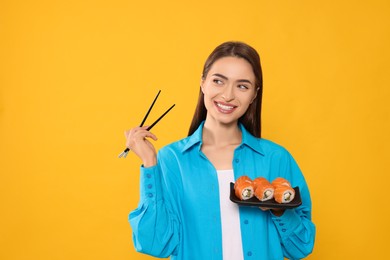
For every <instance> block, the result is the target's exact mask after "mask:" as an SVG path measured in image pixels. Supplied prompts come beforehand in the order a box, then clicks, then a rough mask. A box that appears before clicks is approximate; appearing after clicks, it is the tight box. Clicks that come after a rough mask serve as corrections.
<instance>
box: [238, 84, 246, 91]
mask: <svg viewBox="0 0 390 260" xmlns="http://www.w3.org/2000/svg"><path fill="white" fill-rule="evenodd" d="M238 88H239V89H242V90H246V89H248V87H247V86H245V85H238Z"/></svg>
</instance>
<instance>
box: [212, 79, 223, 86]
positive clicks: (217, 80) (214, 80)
mask: <svg viewBox="0 0 390 260" xmlns="http://www.w3.org/2000/svg"><path fill="white" fill-rule="evenodd" d="M213 82H214V83H216V84H218V85H221V84H222V83H223V82H222V80H219V79H213Z"/></svg>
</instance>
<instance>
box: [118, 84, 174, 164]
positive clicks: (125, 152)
mask: <svg viewBox="0 0 390 260" xmlns="http://www.w3.org/2000/svg"><path fill="white" fill-rule="evenodd" d="M160 93H161V90H159V91H158V93H157V95H156V97H155V98H154V100H153V103H152V104H151V105H150V107H149V109H148V112H146V115H145V116H144V119H143V120H142V122H141V124H140V126H143V125H144V123H145V121H146V119H147V118H148V116H149V113H150V111H151V110H152V108H153V106H154V103H156V100H157V98H158V96H159V95H160ZM174 106H175V104H173V105H172V106H171V107H170V108H168V110H167V111H165V112H164V114H162V115H161V116H160V117H159V118H157V120H156V121H154V122H153V124H151V125H150V126H148V128H147V129H146V130H147V131H149V130H151V129H152V128H153V126H155V125H156V124H157V123H158V122H159V121H160V120H161V119H162V118H163V117H164V116H165V115H166V114H168V112H169V111H171V109H172V108H173V107H174ZM129 152H130V148H128V147H126V149H125V150H124V151H123V152H122V153H120V154H119V156H118V157H119V158H121V157H124V158H126V156H127V154H128V153H129Z"/></svg>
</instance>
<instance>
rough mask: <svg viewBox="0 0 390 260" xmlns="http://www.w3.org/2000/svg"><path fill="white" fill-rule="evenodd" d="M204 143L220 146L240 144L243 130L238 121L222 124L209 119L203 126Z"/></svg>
mask: <svg viewBox="0 0 390 260" xmlns="http://www.w3.org/2000/svg"><path fill="white" fill-rule="evenodd" d="M202 139H203V144H205V145H215V146H218V147H223V146H229V145H239V144H240V143H241V140H242V135H241V130H240V128H239V127H238V124H237V122H234V123H231V124H221V123H219V122H213V121H211V120H207V119H206V121H205V123H204V126H203V136H202Z"/></svg>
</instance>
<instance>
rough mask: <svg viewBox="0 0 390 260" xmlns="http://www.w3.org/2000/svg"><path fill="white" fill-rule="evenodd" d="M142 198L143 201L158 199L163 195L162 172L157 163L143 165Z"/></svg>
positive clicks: (141, 178)
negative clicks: (148, 165) (149, 165)
mask: <svg viewBox="0 0 390 260" xmlns="http://www.w3.org/2000/svg"><path fill="white" fill-rule="evenodd" d="M140 172H141V177H140V182H141V185H140V192H141V194H140V199H141V201H147V200H149V201H158V199H159V196H161V174H160V171H159V167H158V166H157V165H155V166H152V167H148V168H145V167H144V166H143V165H142V166H141V170H140Z"/></svg>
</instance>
